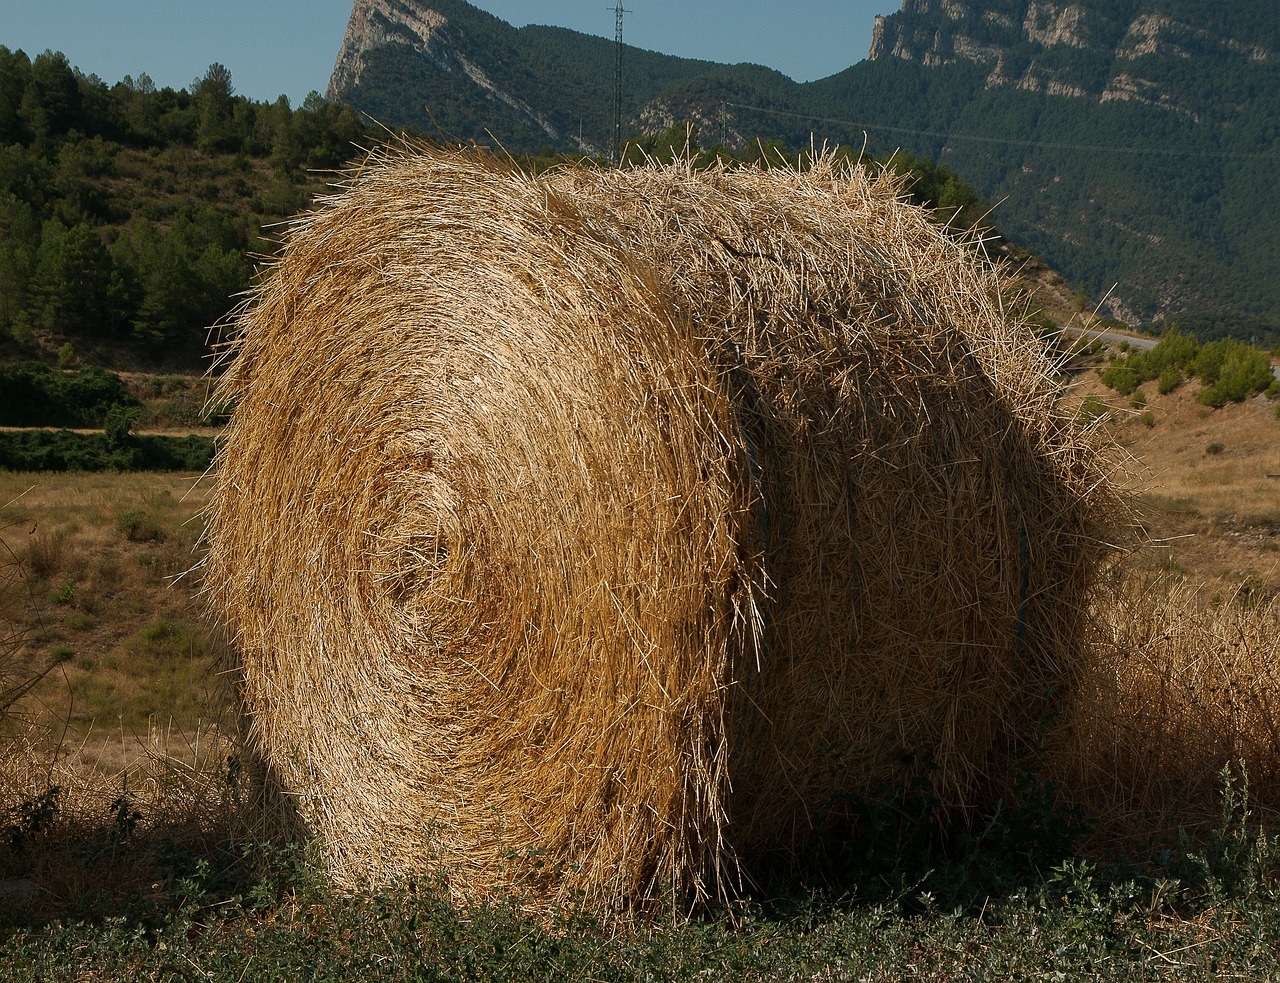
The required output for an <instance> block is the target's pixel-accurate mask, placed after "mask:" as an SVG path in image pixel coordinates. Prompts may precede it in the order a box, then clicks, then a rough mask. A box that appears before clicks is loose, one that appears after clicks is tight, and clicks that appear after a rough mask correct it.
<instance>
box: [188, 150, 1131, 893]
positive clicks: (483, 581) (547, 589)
mask: <svg viewBox="0 0 1280 983" xmlns="http://www.w3.org/2000/svg"><path fill="white" fill-rule="evenodd" d="M999 286H1000V283H999V280H998V278H996V277H995V276H994V275H993V274H992V273H990V272H989V271H988V270H986V269H985V268H983V267H982V266H980V265H979V264H978V263H977V262H976V261H975V259H974V258H973V256H972V253H971V252H970V251H968V250H966V249H964V248H962V247H961V246H959V245H957V244H956V243H955V242H954V241H952V240H951V239H950V238H949V237H948V236H947V235H945V234H943V233H942V232H940V231H939V230H938V229H936V228H935V227H934V226H933V225H931V224H930V223H929V222H928V220H927V218H926V216H925V215H924V214H923V213H922V212H920V210H918V209H915V208H913V207H912V206H910V205H907V204H905V203H903V202H902V201H901V200H900V198H899V196H898V188H897V186H896V185H895V184H894V183H893V182H892V181H891V180H890V179H888V178H886V177H881V178H879V179H871V178H868V177H867V176H865V175H864V174H863V173H862V172H861V171H860V170H856V169H853V170H841V169H840V168H838V167H837V166H836V165H835V164H834V163H833V162H831V161H825V162H823V163H821V164H820V165H819V166H818V167H817V168H815V170H814V171H813V172H811V173H808V174H803V175H801V174H796V173H790V172H778V171H770V172H761V171H756V170H736V171H730V170H725V171H714V172H711V173H703V174H700V173H695V172H693V171H692V170H690V169H689V168H688V167H686V166H683V165H676V166H674V167H671V168H665V169H661V168H652V169H650V168H644V169H636V170H630V171H594V170H565V171H560V172H555V173H553V174H550V175H544V176H542V177H530V176H526V175H522V174H520V173H517V172H516V171H514V170H513V169H511V168H509V167H506V166H502V165H499V164H496V163H494V162H492V161H488V160H484V159H480V158H476V157H474V156H471V155H468V154H466V153H463V152H454V151H440V150H426V149H419V150H417V151H415V152H411V153H396V152H390V151H388V152H384V153H382V154H380V155H379V156H378V157H377V158H376V159H374V160H372V161H370V162H369V164H368V165H367V166H366V167H365V168H363V169H361V170H360V171H359V172H357V173H355V174H354V175H353V177H352V179H351V182H350V185H349V187H348V189H347V190H346V191H345V192H344V193H343V194H341V195H338V196H337V197H335V198H334V199H333V200H331V201H329V202H327V203H326V204H325V205H324V207H322V208H320V209H319V210H318V211H317V212H315V213H314V214H312V215H310V216H308V217H307V218H305V219H304V220H302V221H301V222H300V223H299V224H298V225H297V226H296V227H295V228H294V229H293V230H292V232H291V234H290V235H289V237H288V244H287V247H286V249H285V251H284V253H283V258H282V260H281V262H280V263H279V265H278V267H277V268H276V270H275V271H274V274H273V275H272V276H271V277H270V278H268V279H267V280H266V281H265V283H264V284H263V285H262V286H261V288H260V289H259V290H258V292H257V294H256V295H255V296H254V297H253V298H251V300H250V302H249V303H248V304H247V305H246V306H245V308H244V309H243V310H242V312H241V313H240V314H239V316H238V319H237V321H236V324H235V328H236V339H237V340H236V341H235V344H234V346H233V349H232V352H233V354H234V360H233V361H231V363H230V368H229V370H228V371H227V372H226V374H225V375H224V376H223V378H222V380H221V382H220V385H219V395H220V397H221V398H223V399H226V400H228V401H231V402H234V404H235V412H234V414H233V416H232V421H231V424H230V426H229V428H228V431H227V434H226V436H225V439H224V442H223V444H222V446H221V448H220V450H219V454H218V458H217V462H216V470H215V478H216V488H215V491H214V493H213V496H212V504H211V506H210V516H209V526H208V547H209V552H208V558H207V570H206V578H207V584H208V585H209V588H208V589H209V597H210V599H211V601H212V603H213V605H214V607H215V610H216V611H217V612H218V613H219V615H220V616H221V618H222V619H223V620H224V622H225V623H226V624H227V626H228V627H229V628H230V629H231V630H232V632H233V633H234V637H235V640H236V644H237V647H238V649H239V651H240V652H241V655H242V660H243V666H242V672H243V689H244V696H245V702H246V706H247V709H248V711H249V713H250V715H251V717H252V722H253V733H254V737H255V740H256V742H257V744H258V746H259V748H260V749H261V751H262V753H263V755H264V756H265V758H266V759H267V761H268V762H269V763H270V765H271V766H272V767H273V769H274V770H275V772H276V773H277V774H278V776H279V778H280V779H281V780H282V781H283V783H284V784H285V785H286V787H289V788H291V789H293V790H294V791H295V793H296V794H297V796H298V800H299V803H300V808H301V812H302V814H303V816H304V817H305V818H306V819H307V821H308V822H309V823H310V824H311V826H312V827H313V828H314V829H315V830H316V832H318V833H319V834H320V836H321V838H322V840H323V842H324V844H325V845H326V849H327V851H328V859H329V863H330V867H331V869H332V872H333V874H334V875H335V876H336V877H337V878H338V879H339V880H341V881H346V882H355V881H360V880H366V879H370V878H372V879H376V880H383V879H386V878H388V877H393V876H396V875H400V874H405V873H409V872H414V871H422V870H424V869H427V868H433V869H442V870H445V871H447V872H448V876H449V878H450V885H451V887H452V888H453V889H454V890H455V891H456V892H457V893H458V895H459V896H472V897H474V896H486V895H491V894H493V893H494V892H498V891H505V890H510V889H518V890H520V891H524V892H526V893H527V898H528V899H529V903H530V905H531V906H534V907H536V906H538V905H543V904H551V903H554V902H556V901H557V900H560V899H563V898H564V897H567V896H569V895H570V894H572V893H578V892H582V893H583V894H585V896H586V897H587V899H588V900H589V901H590V902H592V903H596V904H606V903H616V902H617V901H619V900H620V899H628V900H632V901H642V900H644V899H646V898H653V897H656V896H659V895H662V894H664V893H665V892H668V891H671V890H674V891H675V892H677V893H678V894H679V895H681V896H683V897H686V898H693V899H696V898H699V897H705V896H707V895H711V894H720V895H731V894H733V893H734V892H735V891H737V890H739V889H740V887H741V884H742V877H743V876H744V874H745V875H746V876H750V873H751V871H752V870H753V869H758V867H759V865H761V864H764V863H769V862H773V861H775V860H777V859H779V858H781V859H783V860H787V861H789V860H791V859H793V858H794V857H796V856H799V855H802V854H803V852H804V850H805V849H806V848H807V846H808V844H809V842H810V840H811V837H812V835H813V833H814V831H815V830H820V829H822V828H824V827H826V826H827V825H829V824H830V823H838V822H839V821H840V820H841V819H842V818H843V816H842V808H843V807H842V802H843V803H845V804H846V805H847V797H848V795H849V794H851V793H856V792H858V791H860V790H863V789H866V788H867V787H869V783H870V782H872V781H874V780H876V779H878V778H884V777H894V776H899V775H903V774H912V773H922V774H927V775H928V776H929V777H930V779H931V780H932V781H933V782H934V785H935V788H936V789H937V791H938V794H939V795H940V796H941V797H942V798H943V800H944V801H946V802H948V803H952V804H955V805H957V806H960V807H964V806H966V805H968V804H970V803H972V802H973V801H974V799H975V797H976V796H978V795H979V794H981V792H982V790H983V788H984V787H986V786H988V785H989V784H990V780H991V778H992V776H993V775H995V774H997V773H998V772H999V771H1000V768H1001V764H1002V762H1003V760H1004V759H1005V758H1006V756H1007V755H1008V754H1010V753H1017V751H1018V742H1019V741H1020V740H1024V739H1026V736H1027V735H1028V734H1029V732H1030V729H1031V725H1032V724H1033V723H1034V722H1035V721H1037V720H1039V719H1040V718H1041V717H1043V715H1044V714H1045V712H1046V704H1045V701H1044V694H1045V693H1046V692H1047V691H1048V690H1050V689H1054V688H1058V689H1061V688H1065V687H1070V686H1071V684H1072V683H1073V681H1074V680H1075V678H1076V676H1077V674H1078V672H1079V667H1080V656H1079V652H1078V647H1077V642H1078V640H1079V632H1080V629H1081V623H1082V619H1083V616H1084V610H1085V606H1086V604H1085V594H1086V592H1087V590H1088V586H1089V580H1090V576H1091V572H1092V570H1093V569H1094V566H1095V561H1096V559H1097V555H1098V553H1099V550H1100V548H1101V547H1100V546H1099V541H1100V536H1099V534H1098V529H1099V523H1100V522H1105V521H1106V519H1107V518H1108V517H1109V512H1108V506H1109V503H1110V502H1111V498H1110V491H1109V486H1108V484H1107V482H1106V480H1105V478H1104V476H1103V473H1102V471H1101V470H1100V465H1099V459H1098V457H1097V456H1096V454H1095V453H1094V452H1093V448H1092V446H1091V441H1090V439H1089V438H1088V435H1087V434H1085V433H1083V432H1081V431H1080V430H1079V429H1078V428H1077V427H1076V426H1075V425H1074V424H1073V422H1072V421H1070V420H1069V419H1067V418H1065V417H1063V416H1062V414H1060V413H1059V412H1058V411H1057V409H1056V403H1055V400H1056V398H1057V395H1058V392H1057V386H1056V385H1055V383H1054V382H1053V379H1052V366H1051V365H1050V364H1049V362H1048V361H1047V360H1046V358H1045V356H1044V355H1043V353H1042V349H1041V347H1040V346H1039V345H1038V344H1036V343H1035V341H1034V339H1032V338H1031V337H1030V335H1028V334H1027V333H1026V332H1025V331H1024V330H1023V329H1021V328H1019V327H1018V326H1017V325H1015V324H1012V323H1011V322H1010V320H1009V319H1008V318H1007V317H1006V316H1005V314H1004V312H1003V311H1002V310H1001V309H1000V307H999ZM744 863H745V870H744V869H743V867H742V866H741V865H742V864H744Z"/></svg>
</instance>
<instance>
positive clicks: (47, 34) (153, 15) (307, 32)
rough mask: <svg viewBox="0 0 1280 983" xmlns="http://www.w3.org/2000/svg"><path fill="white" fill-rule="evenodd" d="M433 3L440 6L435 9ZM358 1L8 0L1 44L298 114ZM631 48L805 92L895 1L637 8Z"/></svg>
mask: <svg viewBox="0 0 1280 983" xmlns="http://www.w3.org/2000/svg"><path fill="white" fill-rule="evenodd" d="M426 2H427V3H428V4H429V2H430V0H426ZM615 4H616V0H609V2H606V0H479V2H475V6H477V7H479V8H480V9H481V10H486V11H488V12H489V13H491V14H493V15H495V16H497V17H500V18H502V19H503V20H505V21H507V22H508V23H510V24H513V25H515V26H516V27H523V26H524V25H525V24H530V23H534V24H552V25H555V26H557V27H568V28H572V29H573V30H575V31H582V32H583V33H585V34H595V35H598V36H601V37H606V38H612V37H613V32H614V7H615ZM351 6H352V4H351V0H217V2H215V0H0V45H4V46H5V47H7V48H11V49H16V48H21V49H22V50H24V51H25V52H26V53H27V54H28V55H30V56H31V57H33V58H34V57H35V56H36V55H38V54H39V53H40V52H42V51H45V50H47V49H51V50H54V51H61V52H63V53H64V54H65V55H66V56H67V58H68V59H70V61H71V63H72V64H73V65H75V66H76V67H77V68H79V69H80V70H81V71H83V72H85V73H87V74H96V75H98V76H100V77H101V78H102V79H103V81H105V82H107V83H108V84H113V83H115V82H118V81H119V80H120V79H121V78H122V77H123V76H125V75H133V76H135V77H136V76H138V75H140V74H142V73H143V72H146V73H147V74H148V75H150V76H151V78H152V79H153V80H154V81H155V83H156V85H158V86H161V87H163V86H172V87H173V88H175V89H177V88H183V87H185V86H187V85H189V84H190V83H191V82H192V81H193V80H194V79H196V78H199V77H200V76H202V75H203V74H204V73H205V70H206V69H207V68H208V67H209V65H211V64H212V63H213V62H219V63H221V64H223V65H225V66H226V67H227V68H228V69H230V71H231V80H232V83H233V85H234V86H235V90H236V92H238V93H240V94H241V95H245V96H249V97H250V98H252V99H258V100H272V99H275V98H276V96H278V95H280V94H281V93H284V94H285V95H287V96H288V97H289V99H290V101H291V102H292V103H293V104H294V105H297V104H299V103H300V102H301V101H302V100H303V98H305V96H306V95H307V93H308V92H310V91H311V90H312V89H316V90H318V91H320V92H323V91H324V88H325V86H326V85H327V84H328V81H329V74H330V72H332V71H333V62H334V59H335V58H336V57H337V55H338V48H339V47H341V45H342V34H343V31H344V30H345V29H346V26H347V19H348V18H349V17H350V15H351ZM624 7H625V9H626V10H627V11H628V12H627V13H626V14H625V15H624V17H623V38H624V40H625V41H626V42H627V43H628V44H634V45H636V46H637V47H641V48H649V49H652V50H654V51H661V52H664V53H665V54H670V55H683V56H686V57H696V58H707V59H710V60H711V61H721V62H740V61H750V62H756V63H758V64H762V65H768V66H769V67H770V68H776V69H778V70H779V71H781V72H783V73H785V74H787V75H790V76H791V77H792V78H794V79H796V80H797V81H801V82H805V81H810V80H812V79H816V78H823V77H825V76H827V75H833V74H835V73H836V72H838V71H841V70H842V69H845V68H848V67H849V66H850V65H852V64H853V63H854V62H857V61H861V60H862V59H863V58H865V57H866V55H867V48H868V47H869V46H870V44H871V28H872V25H873V24H874V22H875V15H876V14H887V13H891V12H893V11H895V10H897V9H899V8H900V7H901V2H900V0H898V2H895V0H737V2H732V0H626V2H625V3H624Z"/></svg>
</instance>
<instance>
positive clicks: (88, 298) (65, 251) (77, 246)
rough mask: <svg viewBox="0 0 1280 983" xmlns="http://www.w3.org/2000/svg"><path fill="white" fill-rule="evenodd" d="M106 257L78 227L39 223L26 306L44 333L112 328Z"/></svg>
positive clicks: (98, 241) (96, 240)
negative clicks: (41, 233)
mask: <svg viewBox="0 0 1280 983" xmlns="http://www.w3.org/2000/svg"><path fill="white" fill-rule="evenodd" d="M112 279H113V266H112V261H111V254H110V253H109V252H108V251H107V247H106V246H105V245H104V244H103V242H102V238H101V237H100V236H99V235H98V233H97V231H96V230H95V229H93V227H92V226H89V225H87V224H84V223H80V224H79V225H76V226H74V227H72V228H70V229H67V228H65V227H64V226H63V225H62V223H60V222H58V221H57V220H50V221H49V222H46V223H45V226H44V231H43V235H42V237H41V242H40V249H39V252H38V253H37V256H36V266H35V271H34V274H33V276H32V278H31V283H30V296H31V301H30V304H29V305H28V309H29V310H30V312H31V314H32V316H33V319H34V320H35V322H36V323H38V324H40V325H42V326H43V327H45V328H48V329H50V330H55V331H61V332H66V333H69V334H104V333H107V332H108V331H110V330H111V329H112V328H113V327H114V323H113V322H115V321H116V320H117V318H116V314H117V312H116V311H114V310H113V308H112V304H111V284H112Z"/></svg>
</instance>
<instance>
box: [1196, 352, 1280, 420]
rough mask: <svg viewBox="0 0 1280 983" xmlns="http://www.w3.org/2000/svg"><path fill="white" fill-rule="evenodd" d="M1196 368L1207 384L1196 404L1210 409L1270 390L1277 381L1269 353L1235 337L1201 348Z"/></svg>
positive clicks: (1201, 390)
mask: <svg viewBox="0 0 1280 983" xmlns="http://www.w3.org/2000/svg"><path fill="white" fill-rule="evenodd" d="M1193 368H1194V370H1195V374H1196V375H1197V376H1199V377H1200V379H1201V381H1202V382H1203V383H1204V385H1203V386H1201V388H1200V391H1199V392H1198V393H1196V401H1197V402H1200V403H1203V404H1205V405H1206V406H1213V407H1218V406H1223V405H1225V404H1227V403H1230V402H1239V401H1240V400H1242V399H1245V398H1246V397H1248V396H1252V395H1254V394H1256V393H1260V392H1264V391H1266V389H1267V387H1268V386H1270V385H1271V383H1272V382H1273V381H1274V376H1273V375H1272V374H1271V360H1270V359H1269V358H1268V357H1267V353H1266V352H1264V351H1262V350H1261V349H1258V348H1254V347H1253V346H1252V345H1246V344H1244V343H1242V342H1239V341H1236V340H1235V339H1234V338H1223V339H1221V340H1219V341H1210V342H1206V343H1205V344H1204V345H1201V346H1200V351H1199V353H1198V354H1197V355H1196V360H1195V363H1194V366H1193Z"/></svg>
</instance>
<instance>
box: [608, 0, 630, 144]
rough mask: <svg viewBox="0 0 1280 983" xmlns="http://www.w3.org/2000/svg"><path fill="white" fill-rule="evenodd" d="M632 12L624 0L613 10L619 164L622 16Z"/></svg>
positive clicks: (614, 98)
mask: <svg viewBox="0 0 1280 983" xmlns="http://www.w3.org/2000/svg"><path fill="white" fill-rule="evenodd" d="M629 13H631V11H629V10H625V9H623V6H622V0H617V4H616V6H614V8H613V17H614V32H613V154H612V159H613V162H614V163H615V164H616V163H618V153H619V151H620V149H621V148H620V144H621V143H622V15H623V14H629Z"/></svg>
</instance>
